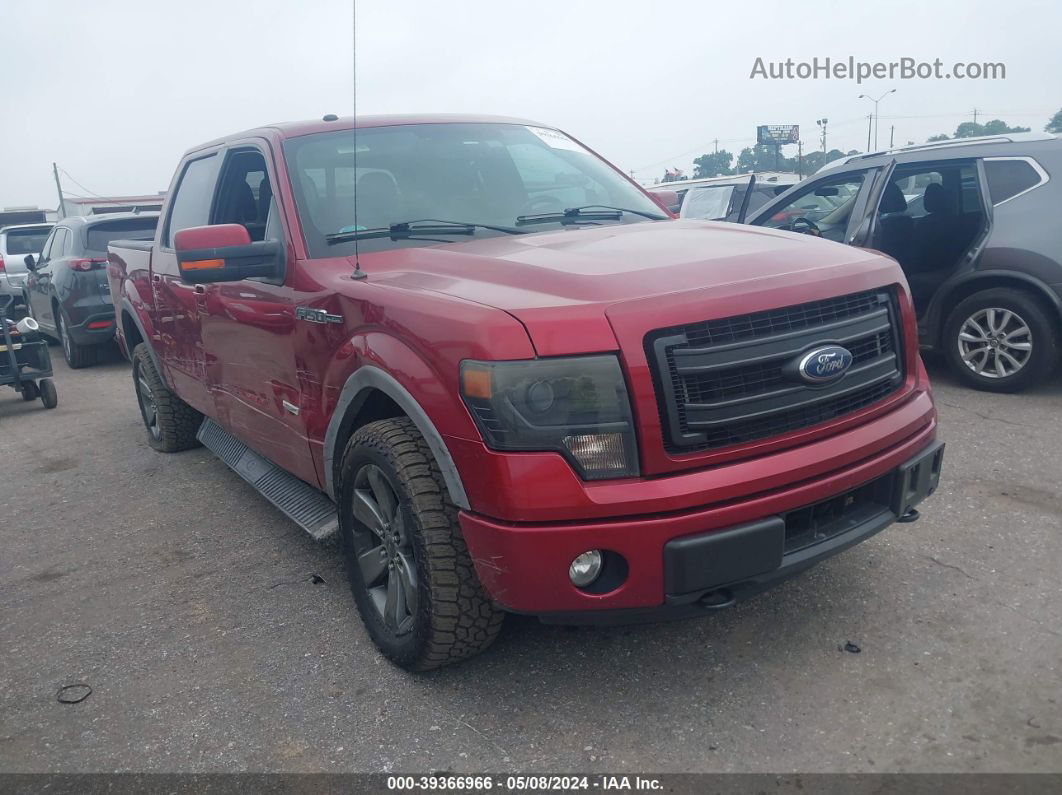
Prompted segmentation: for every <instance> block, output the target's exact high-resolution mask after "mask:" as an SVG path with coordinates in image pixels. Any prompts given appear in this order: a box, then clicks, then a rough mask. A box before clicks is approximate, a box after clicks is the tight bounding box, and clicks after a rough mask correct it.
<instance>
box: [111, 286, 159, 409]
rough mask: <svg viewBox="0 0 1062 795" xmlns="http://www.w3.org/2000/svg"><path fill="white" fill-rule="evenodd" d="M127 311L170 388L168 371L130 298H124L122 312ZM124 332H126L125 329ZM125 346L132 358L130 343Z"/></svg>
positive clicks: (153, 362)
mask: <svg viewBox="0 0 1062 795" xmlns="http://www.w3.org/2000/svg"><path fill="white" fill-rule="evenodd" d="M127 313H128V315H129V317H130V318H132V320H133V325H135V326H136V330H137V331H138V332H139V333H140V339H142V340H143V341H144V344H145V345H147V349H148V353H149V354H150V355H151V363H152V364H154V365H155V370H156V371H157V372H158V374H159V378H161V379H162V383H164V384H166V386H167V388H169V387H170V384H169V383H167V381H166V371H165V370H164V369H162V363H161V362H160V361H159V357H158V354H157V353H155V346H154V345H152V344H151V337H150V336H148V334H147V332H146V331H145V330H144V324H143V323H141V322H140V315H138V314H137V312H136V308H135V307H134V306H133V302H132V301H130V300H129V299H128V298H122V314H123V315H125V314H127ZM118 320H119V322H122V320H121V317H119V318H118ZM122 333H123V334H124V333H125V332H124V330H123V332H122ZM125 347H126V350H127V351H128V353H129V356H130V358H131V357H132V355H133V352H132V350H129V346H128V345H126V346H125Z"/></svg>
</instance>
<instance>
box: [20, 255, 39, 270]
mask: <svg viewBox="0 0 1062 795" xmlns="http://www.w3.org/2000/svg"><path fill="white" fill-rule="evenodd" d="M22 261H23V262H25V263H26V270H30V271H35V270H37V258H36V257H35V256H33V255H32V254H27V255H26V256H25V257H24V258H23V260H22Z"/></svg>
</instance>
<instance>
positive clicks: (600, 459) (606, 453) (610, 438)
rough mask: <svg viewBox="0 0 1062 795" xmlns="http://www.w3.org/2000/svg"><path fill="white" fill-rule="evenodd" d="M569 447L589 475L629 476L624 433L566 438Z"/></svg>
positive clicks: (581, 435) (566, 445)
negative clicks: (612, 474)
mask: <svg viewBox="0 0 1062 795" xmlns="http://www.w3.org/2000/svg"><path fill="white" fill-rule="evenodd" d="M564 446H565V447H567V448H568V449H569V450H570V451H571V453H572V455H573V456H575V460H576V461H578V462H579V463H580V464H581V465H582V467H583V469H585V470H586V472H587V473H588V474H590V473H609V472H615V473H617V474H627V449H626V447H625V446H624V443H623V434H622V433H587V434H580V435H578V436H565V437H564Z"/></svg>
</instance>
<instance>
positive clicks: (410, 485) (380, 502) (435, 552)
mask: <svg viewBox="0 0 1062 795" xmlns="http://www.w3.org/2000/svg"><path fill="white" fill-rule="evenodd" d="M108 276H109V280H110V288H111V291H112V293H113V296H114V304H115V307H116V309H117V312H118V317H119V332H118V339H119V341H120V343H121V344H122V346H123V348H124V349H125V350H126V351H127V352H128V354H129V355H130V357H131V359H132V361H133V382H134V387H135V389H136V395H137V399H138V400H139V403H140V407H141V411H142V414H143V419H144V422H145V425H146V426H147V429H148V442H149V443H150V444H151V445H152V446H153V447H155V448H156V449H158V450H163V451H167V452H173V451H177V450H182V449H185V448H188V447H191V446H193V445H195V444H196V443H197V442H202V443H203V444H205V445H206V446H207V447H209V448H210V449H211V450H213V451H214V452H216V453H217V454H218V455H219V456H221V457H222V458H223V459H224V460H225V461H226V462H228V463H229V464H230V465H231V466H232V467H233V468H234V469H235V470H236V471H237V472H238V473H239V474H240V475H241V476H243V477H244V478H245V479H247V480H248V481H249V482H251V483H252V484H254V485H255V486H256V487H257V488H258V489H259V490H260V491H261V492H262V494H263V495H264V496H266V497H267V498H268V499H269V500H271V501H272V502H273V503H274V504H276V505H277V506H278V507H279V508H280V509H281V510H283V511H285V512H286V513H287V514H288V515H289V516H291V517H292V518H293V519H295V520H296V521H297V522H298V523H300V524H301V525H302V526H303V527H305V528H306V529H307V530H309V531H310V532H311V533H313V534H314V535H315V536H316V537H325V536H328V535H330V534H332V533H334V532H338V533H339V536H340V540H341V543H342V548H343V551H344V554H345V556H346V560H347V563H348V568H349V573H350V581H351V587H352V589H353V593H354V598H355V601H356V603H357V606H358V608H359V610H360V612H361V615H362V618H363V620H364V622H365V625H366V627H367V628H368V631H369V633H370V635H371V636H372V638H373V640H374V641H375V642H376V644H377V645H378V646H379V648H380V649H381V650H382V651H383V652H384V653H385V654H386V655H387V656H388V657H389V658H390V659H392V660H393V661H395V662H396V663H397V664H399V665H401V666H403V667H406V668H410V669H415V670H422V669H426V668H431V667H435V666H438V665H442V664H445V663H448V662H452V661H455V660H458V659H461V658H464V657H467V656H469V655H472V654H475V653H477V652H479V651H481V650H483V649H484V648H486V647H487V646H488V645H489V644H490V643H491V641H492V640H493V639H494V637H495V636H496V635H497V632H498V629H499V627H500V625H501V621H502V617H503V615H504V612H505V611H512V612H520V613H531V614H535V615H538V616H540V617H541V618H542V619H543V620H546V621H554V622H587V621H624V622H626V621H634V620H642V619H647V618H648V619H651V618H666V617H676V616H688V615H697V614H704V613H706V612H709V611H711V610H714V609H717V608H720V607H723V606H727V605H730V604H732V603H733V602H734V601H735V600H737V599H740V598H742V597H745V596H748V595H750V594H752V593H755V592H757V591H760V590H763V589H764V588H766V587H768V586H770V585H771V584H773V583H776V582H778V581H780V580H782V579H784V578H786V577H789V576H791V575H793V574H796V573H798V572H800V571H802V570H803V569H806V568H807V567H808V566H810V565H811V564H813V563H814V562H816V561H818V560H820V559H822V558H825V557H827V556H829V555H832V554H834V553H836V552H839V551H840V550H842V549H844V548H846V547H848V546H851V545H852V544H855V543H858V542H859V541H862V540H863V539H865V538H867V537H868V536H870V535H872V534H874V533H876V532H878V531H879V530H882V529H883V528H884V527H886V526H887V525H889V524H890V523H892V522H893V521H895V520H897V519H901V520H905V521H909V520H912V519H914V518H917V515H918V514H917V511H916V510H915V508H914V506H915V504H917V503H918V502H919V501H920V500H922V499H923V498H924V497H925V496H927V495H928V494H930V493H931V492H932V491H933V489H934V488H935V487H936V484H937V480H938V477H939V475H940V467H941V460H942V455H943V445H942V444H941V443H940V442H938V441H936V424H937V423H936V412H935V409H934V407H933V401H932V398H931V396H930V388H929V382H928V379H927V377H926V373H925V370H924V369H923V367H922V364H921V361H920V360H919V356H918V349H917V335H916V331H915V323H914V315H913V313H912V309H911V299H910V295H909V292H908V288H907V285H906V284H905V282H904V278H903V275H902V273H901V272H900V270H899V268H898V267H897V265H896V263H895V262H894V261H893V260H891V259H888V258H886V257H883V256H880V255H878V254H874V253H871V252H868V251H864V250H859V249H855V248H851V247H847V246H842V245H838V244H834V243H830V242H827V241H822V240H814V239H808V238H807V237H803V236H799V235H794V234H790V233H786V232H777V231H771V230H764V229H752V228H748V227H744V226H737V225H728V224H714V223H709V222H701V221H682V220H676V219H674V218H673V217H672V216H671V215H670V213H668V212H667V211H666V210H665V209H663V206H662V205H661V204H658V203H657V200H654V199H653V198H651V197H650V196H649V195H648V194H647V193H646V192H645V191H643V190H642V189H641V188H640V187H638V186H637V185H636V184H635V183H633V182H632V181H631V180H629V179H628V178H627V177H625V176H624V175H623V174H622V173H621V172H620V171H619V170H617V169H616V168H614V167H613V166H611V165H609V164H608V163H606V162H605V161H604V160H603V159H601V158H600V157H599V156H597V155H596V154H594V153H593V152H592V151H590V150H589V149H587V148H586V147H584V146H583V145H582V144H581V143H579V142H578V141H576V140H574V139H573V138H571V137H569V136H568V135H566V134H565V133H563V132H561V131H559V130H556V129H553V128H550V127H545V126H542V125H539V124H535V123H533V122H528V121H522V120H516V119H499V118H481V117H451V116H444V117H415V118H414V117H387V118H370V119H362V120H360V121H359V123H358V125H357V126H356V125H355V124H354V122H353V121H352V120H337V119H335V117H325V120H323V121H320V122H309V123H295V124H283V125H277V126H272V127H264V128H261V129H258V130H252V131H249V132H245V133H241V134H238V135H233V136H229V137H227V138H224V139H221V140H218V141H214V142H212V143H209V144H206V145H204V146H201V147H197V148H195V149H193V150H191V151H190V152H188V153H187V154H186V155H185V157H184V159H183V160H182V162H181V164H180V166H179V168H178V169H177V173H176V176H175V177H174V180H173V184H172V186H171V188H170V191H169V193H168V194H167V199H166V204H165V207H164V208H163V211H162V219H161V223H160V224H159V228H158V234H157V236H156V238H155V240H154V241H153V242H136V241H129V242H124V243H114V244H113V245H112V246H111V248H110V265H109V268H108Z"/></svg>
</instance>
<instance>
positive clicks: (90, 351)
mask: <svg viewBox="0 0 1062 795" xmlns="http://www.w3.org/2000/svg"><path fill="white" fill-rule="evenodd" d="M55 325H56V331H57V332H58V333H59V342H60V344H61V345H62V346H63V358H64V359H66V363H67V364H68V365H70V368H71V369H72V370H80V369H81V368H82V367H90V366H92V365H94V364H95V363H96V360H97V357H98V354H99V351H98V349H97V347H96V346H95V345H80V344H79V343H77V342H75V341H74V338H73V337H71V336H70V330H69V329H68V328H67V325H68V324H67V322H66V318H65V317H63V313H62V312H61V311H60V310H59V309H58V308H57V309H56V310H55Z"/></svg>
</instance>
